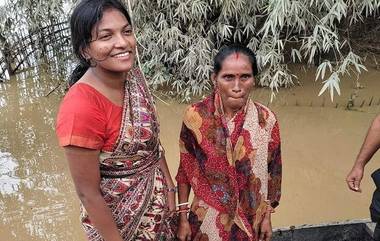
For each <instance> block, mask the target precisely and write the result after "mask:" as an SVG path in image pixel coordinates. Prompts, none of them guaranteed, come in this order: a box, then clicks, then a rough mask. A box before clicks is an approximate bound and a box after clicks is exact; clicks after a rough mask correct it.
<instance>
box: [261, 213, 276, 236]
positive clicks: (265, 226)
mask: <svg viewBox="0 0 380 241" xmlns="http://www.w3.org/2000/svg"><path fill="white" fill-rule="evenodd" d="M272 233H273V231H272V222H271V220H270V216H269V217H268V216H266V217H265V218H264V220H263V221H262V222H261V225H260V232H259V234H260V235H259V241H270V240H271V238H272Z"/></svg>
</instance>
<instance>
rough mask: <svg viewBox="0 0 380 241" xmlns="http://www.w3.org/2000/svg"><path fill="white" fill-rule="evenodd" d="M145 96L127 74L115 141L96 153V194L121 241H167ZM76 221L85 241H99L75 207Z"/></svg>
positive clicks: (135, 76) (151, 113)
mask: <svg viewBox="0 0 380 241" xmlns="http://www.w3.org/2000/svg"><path fill="white" fill-rule="evenodd" d="M158 134H159V125H158V121H157V117H156V111H155V107H154V104H153V100H152V98H151V95H150V94H149V91H148V88H147V86H146V83H145V80H144V78H143V76H142V74H141V72H140V70H139V69H134V70H131V71H130V73H129V76H128V78H127V80H126V84H125V95H124V105H123V113H122V120H121V126H120V130H119V136H118V138H117V141H116V143H115V145H114V147H113V150H112V151H106V150H105V149H103V148H101V153H100V174H101V182H100V189H101V192H102V194H103V197H104V200H105V201H106V203H107V205H108V207H109V208H110V209H111V212H112V215H113V217H114V220H115V222H116V225H117V227H118V229H119V231H120V234H121V236H122V238H123V240H173V237H174V232H173V231H172V230H171V228H170V226H169V225H170V224H169V221H168V220H169V217H168V215H169V210H168V205H167V185H166V180H165V177H164V174H163V172H162V171H161V169H160V168H159V163H158V162H159V159H160V158H161V152H162V151H163V150H162V148H161V146H160V141H159V137H158ZM81 221H82V224H83V226H84V229H85V231H86V234H87V236H88V239H89V240H91V241H102V240H104V239H103V238H102V237H101V236H100V234H99V233H98V231H97V229H96V228H95V227H94V226H93V224H92V222H91V219H90V218H89V216H88V214H87V212H86V210H85V208H84V207H83V206H81Z"/></svg>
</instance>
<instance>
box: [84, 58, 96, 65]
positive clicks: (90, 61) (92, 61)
mask: <svg viewBox="0 0 380 241" xmlns="http://www.w3.org/2000/svg"><path fill="white" fill-rule="evenodd" d="M86 62H87V63H88V64H89V65H90V67H96V62H95V61H94V60H93V59H92V58H91V57H88V58H86Z"/></svg>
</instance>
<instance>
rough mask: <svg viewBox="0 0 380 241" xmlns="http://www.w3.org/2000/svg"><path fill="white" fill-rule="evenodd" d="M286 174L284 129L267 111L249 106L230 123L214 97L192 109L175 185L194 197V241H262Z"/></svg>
mask: <svg viewBox="0 0 380 241" xmlns="http://www.w3.org/2000/svg"><path fill="white" fill-rule="evenodd" d="M281 172H282V166H281V151H280V135H279V127H278V123H277V120H276V117H275V115H274V114H273V112H271V111H270V110H269V109H268V108H267V107H265V106H263V105H261V104H259V103H255V102H252V101H251V100H248V101H247V104H246V106H245V108H244V109H243V110H241V111H240V112H238V113H237V114H236V115H235V116H234V117H233V118H232V119H231V120H229V121H227V120H226V119H225V117H224V114H223V108H222V103H221V99H220V96H219V95H218V94H217V93H214V94H212V95H211V96H209V97H208V98H206V99H205V100H203V101H201V102H198V103H196V104H193V105H192V106H191V107H189V108H188V109H187V111H186V113H185V116H184V120H183V126H182V131H181V135H180V167H179V169H178V174H177V176H176V180H177V182H178V183H186V184H190V185H191V187H192V189H193V191H194V194H195V197H194V200H193V203H192V205H191V210H190V214H189V222H190V225H191V228H192V240H208V241H211V240H215V241H227V240H229V241H232V240H234V241H239V240H241V241H242V240H245V241H246V240H250V241H256V240H258V232H259V227H260V224H261V221H262V219H263V217H264V214H265V211H266V210H267V208H268V206H272V207H276V206H277V205H278V203H279V200H280V196H281Z"/></svg>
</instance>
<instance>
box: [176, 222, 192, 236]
mask: <svg viewBox="0 0 380 241" xmlns="http://www.w3.org/2000/svg"><path fill="white" fill-rule="evenodd" d="M177 238H178V239H179V240H181V241H189V240H191V228H190V223H189V221H188V220H187V219H186V220H180V222H179V225H178V230H177Z"/></svg>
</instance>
